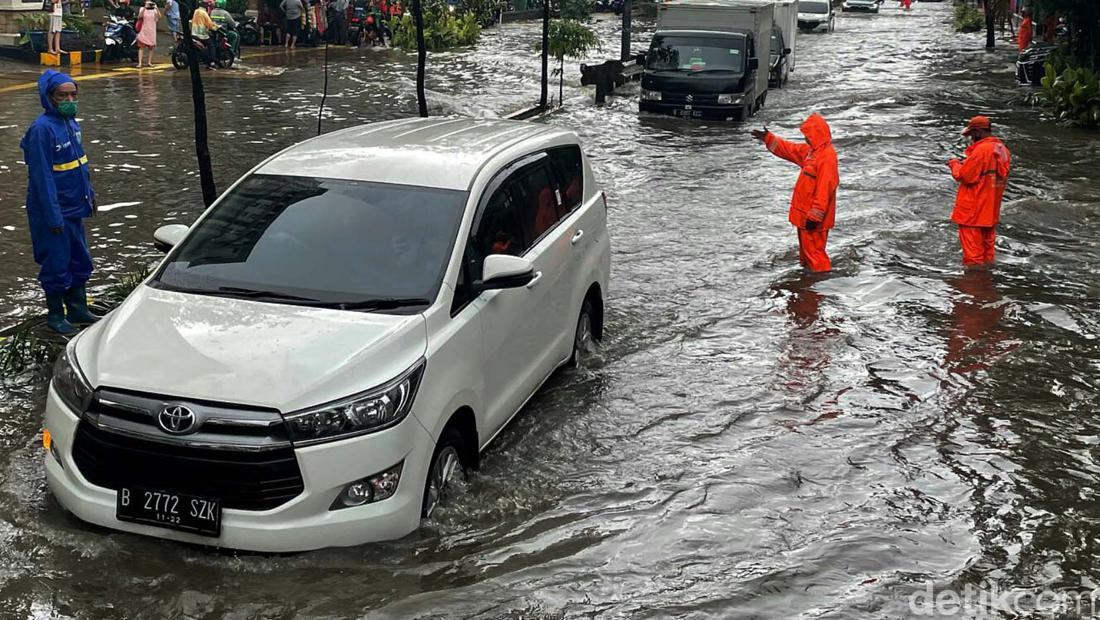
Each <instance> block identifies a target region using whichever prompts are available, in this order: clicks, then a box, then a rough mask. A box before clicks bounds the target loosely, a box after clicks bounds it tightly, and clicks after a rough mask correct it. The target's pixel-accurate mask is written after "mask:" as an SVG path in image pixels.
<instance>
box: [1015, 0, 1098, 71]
mask: <svg viewBox="0 0 1100 620" xmlns="http://www.w3.org/2000/svg"><path fill="white" fill-rule="evenodd" d="M1028 6H1029V7H1030V8H1031V9H1032V10H1033V11H1034V12H1035V15H1036V18H1037V19H1036V20H1035V21H1036V23H1038V24H1043V23H1044V22H1045V21H1046V18H1047V16H1050V15H1053V16H1056V17H1064V18H1065V19H1066V21H1067V24H1068V26H1069V30H1070V34H1069V37H1068V41H1067V44H1068V47H1069V55H1070V57H1071V58H1073V60H1074V61H1075V62H1076V63H1078V64H1079V65H1081V66H1086V67H1093V68H1098V67H1100V2H1097V0H1030V1H1029V2H1028Z"/></svg>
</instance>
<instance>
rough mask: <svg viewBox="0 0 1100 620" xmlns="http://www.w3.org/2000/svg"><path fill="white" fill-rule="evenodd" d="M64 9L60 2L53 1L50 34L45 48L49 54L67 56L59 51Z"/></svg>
mask: <svg viewBox="0 0 1100 620" xmlns="http://www.w3.org/2000/svg"><path fill="white" fill-rule="evenodd" d="M63 13H64V8H62V6H61V0H53V10H52V12H51V13H50V33H49V36H48V37H47V39H46V46H47V47H48V48H50V49H49V53H51V54H68V52H66V51H65V50H63V49H61V29H62V28H63V25H64V19H65V17H64V14H63Z"/></svg>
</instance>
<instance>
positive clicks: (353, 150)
mask: <svg viewBox="0 0 1100 620" xmlns="http://www.w3.org/2000/svg"><path fill="white" fill-rule="evenodd" d="M559 136H569V137H570V138H571V142H572V143H576V137H575V136H574V135H573V134H572V133H571V132H569V131H566V130H564V129H559V128H557V127H553V126H549V125H543V124H540V123H530V122H524V121H509V120H501V119H472V118H447V117H433V118H419V117H413V118H406V119H399V120H393V121H384V122H380V123H371V124H369V125H360V126H358V127H351V128H349V129H343V130H340V131H334V132H331V133H327V134H324V135H321V136H317V137H316V138H311V139H309V140H306V141H304V142H300V143H298V144H295V145H294V146H291V147H290V148H288V149H286V150H284V151H282V152H280V153H278V154H276V155H275V156H273V157H271V158H270V159H269V160H267V161H266V162H264V163H263V164H261V165H260V166H259V167H258V168H257V169H256V170H255V173H257V174H276V175H286V176H307V177H319V178H329V179H346V180H354V181H372V182H377V183H397V184H402V185H417V186H421V187H434V188H440V189H457V190H467V189H469V187H470V185H471V184H472V183H473V181H474V178H475V177H477V174H478V172H480V170H481V168H482V167H483V166H484V165H485V163H486V162H487V161H489V160H490V159H492V158H493V157H494V156H496V155H498V154H500V153H501V152H503V151H505V150H507V149H508V148H510V147H512V146H515V145H517V144H519V143H520V142H523V141H525V140H529V139H531V138H540V142H542V141H543V140H545V139H551V138H554V137H559Z"/></svg>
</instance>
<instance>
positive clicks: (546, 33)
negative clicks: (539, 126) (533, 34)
mask: <svg viewBox="0 0 1100 620" xmlns="http://www.w3.org/2000/svg"><path fill="white" fill-rule="evenodd" d="M549 80H550V0H542V94H541V95H540V96H539V107H541V108H542V109H543V110H545V109H546V97H547V95H548V94H549V93H548V92H547V91H548V90H549Z"/></svg>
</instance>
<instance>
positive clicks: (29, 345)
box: [0, 325, 65, 379]
mask: <svg viewBox="0 0 1100 620" xmlns="http://www.w3.org/2000/svg"><path fill="white" fill-rule="evenodd" d="M40 329H42V328H41V326H40V325H39V326H38V328H37V329H36V328H35V327H34V326H31V325H27V326H24V327H22V328H20V329H16V330H15V331H14V332H12V333H11V334H10V335H9V336H7V337H4V338H3V339H2V340H0V376H3V377H5V378H7V379H10V378H13V377H16V376H19V375H24V374H26V373H29V374H30V375H31V378H32V379H38V378H45V377H48V376H49V371H50V364H51V363H52V362H53V360H54V359H55V358H56V357H57V354H58V353H60V352H61V350H62V349H63V348H64V347H65V341H64V340H63V339H60V338H49V337H45V336H43V335H41V332H40V331H39V330H40Z"/></svg>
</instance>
